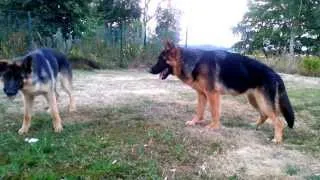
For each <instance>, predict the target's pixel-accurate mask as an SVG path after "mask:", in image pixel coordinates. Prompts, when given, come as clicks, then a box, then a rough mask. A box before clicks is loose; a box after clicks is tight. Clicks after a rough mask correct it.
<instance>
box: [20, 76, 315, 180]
mask: <svg viewBox="0 0 320 180" xmlns="http://www.w3.org/2000/svg"><path fill="white" fill-rule="evenodd" d="M283 77H284V80H285V81H286V83H288V84H289V85H288V86H289V87H292V88H294V87H295V86H296V83H297V82H300V83H301V82H302V84H303V86H310V87H314V86H317V87H320V80H319V79H317V78H305V77H300V76H292V75H283ZM299 78H300V79H299ZM300 85H301V84H300ZM74 93H75V96H76V101H77V106H78V112H77V113H76V114H73V116H66V117H64V123H75V122H77V123H79V122H82V121H89V120H90V119H88V118H87V116H86V113H88V112H89V111H90V113H92V109H95V108H103V107H106V106H114V107H116V106H121V105H130V106H135V104H136V105H137V107H138V109H139V111H140V112H143V114H144V115H145V116H146V119H150V121H154V120H158V122H157V123H160V124H162V125H164V126H166V127H168V128H172V129H175V130H176V131H179V132H180V133H182V134H184V135H185V136H186V139H187V140H188V139H190V140H191V139H192V140H197V141H199V142H200V143H201V144H202V145H203V146H205V145H206V144H208V145H212V144H219V148H221V151H218V153H214V154H210V153H209V154H199V153H198V151H197V150H196V149H197V148H192V151H194V152H193V153H194V155H196V156H198V157H199V160H198V161H197V164H196V165H195V167H192V168H196V169H197V170H198V171H199V173H203V174H205V175H206V176H208V177H230V176H232V175H234V174H237V177H238V178H244V179H246V178H248V177H251V178H253V179H255V178H256V179H269V178H280V179H282V178H283V179H287V177H288V172H287V171H288V170H290V168H291V169H293V170H295V171H299V173H298V175H296V176H291V178H297V179H300V178H302V177H304V176H307V175H310V174H318V175H320V160H319V158H315V157H313V156H311V155H310V154H308V153H303V152H301V151H298V150H295V148H294V146H291V145H288V144H286V143H284V144H283V145H274V144H272V143H271V142H270V138H271V136H272V134H273V130H272V126H271V125H270V123H269V124H268V123H267V124H265V125H263V128H262V130H261V131H255V128H254V125H253V123H254V122H255V120H256V118H257V117H258V114H257V113H256V112H255V111H254V109H253V108H251V107H250V106H249V104H248V103H247V102H246V100H245V98H242V97H236V98H234V97H224V98H223V101H222V102H223V103H222V123H223V127H222V129H221V130H219V131H215V132H214V131H208V130H206V129H205V128H203V127H201V126H196V127H186V126H185V125H184V122H185V121H187V120H189V119H191V118H192V115H193V114H194V111H195V105H196V94H195V93H194V91H193V90H192V89H191V88H189V87H188V86H186V85H183V84H182V83H181V82H180V81H178V80H177V79H175V78H173V77H170V78H169V79H168V80H166V81H161V80H159V79H157V77H156V76H153V75H149V74H148V73H146V72H141V71H137V70H129V71H99V72H76V75H75V80H74ZM61 95H62V98H60V100H59V104H60V108H61V109H62V111H63V112H64V111H65V109H67V108H66V106H67V102H68V101H67V96H66V94H65V93H62V94H61ZM37 101H38V102H37V104H36V106H35V108H36V109H37V110H43V107H44V106H45V104H44V100H42V99H41V98H40V99H38V100H37ZM17 103H21V102H19V101H18V102H17ZM159 119H161V121H159ZM209 119H210V116H209V113H208V112H206V120H208V121H209ZM296 128H299V127H296ZM286 133H290V130H288V131H286ZM193 149H194V150H193Z"/></svg>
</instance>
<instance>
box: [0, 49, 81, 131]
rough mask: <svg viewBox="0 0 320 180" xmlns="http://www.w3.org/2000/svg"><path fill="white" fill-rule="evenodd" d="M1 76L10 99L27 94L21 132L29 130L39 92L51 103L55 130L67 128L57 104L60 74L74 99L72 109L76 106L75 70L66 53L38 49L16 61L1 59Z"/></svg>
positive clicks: (24, 98)
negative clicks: (34, 103) (64, 125)
mask: <svg viewBox="0 0 320 180" xmlns="http://www.w3.org/2000/svg"><path fill="white" fill-rule="evenodd" d="M0 76H1V79H2V81H3V86H4V88H3V91H4V93H5V94H6V95H7V96H8V97H9V98H14V97H15V96H16V95H17V94H18V92H19V91H20V92H21V94H22V96H23V102H24V117H23V123H22V127H21V128H20V129H19V131H18V133H19V134H24V133H27V132H28V130H29V127H30V124H31V111H32V106H33V102H34V98H35V97H36V96H38V95H43V96H44V97H45V99H46V100H47V102H48V104H49V107H50V111H51V114H52V117H53V128H54V131H55V132H61V131H62V130H63V127H62V124H61V118H60V115H59V111H58V106H57V96H58V94H57V91H56V84H57V83H56V82H57V78H58V76H59V78H60V80H61V86H62V88H63V89H64V90H65V91H66V93H67V94H68V95H69V98H70V104H69V111H75V109H76V107H75V101H74V97H73V95H72V70H71V66H70V64H69V62H68V61H67V58H66V57H65V55H63V54H62V53H60V52H57V51H55V50H53V49H47V48H42V49H37V50H34V51H32V52H30V53H28V54H27V55H25V56H24V57H21V58H18V59H17V60H15V61H13V62H9V61H0Z"/></svg>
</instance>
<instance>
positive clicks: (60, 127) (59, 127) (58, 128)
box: [54, 124, 63, 133]
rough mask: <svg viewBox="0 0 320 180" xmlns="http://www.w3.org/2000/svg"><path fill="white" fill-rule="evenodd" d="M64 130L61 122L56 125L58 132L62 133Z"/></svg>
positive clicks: (55, 128) (55, 129) (55, 130)
mask: <svg viewBox="0 0 320 180" xmlns="http://www.w3.org/2000/svg"><path fill="white" fill-rule="evenodd" d="M62 130H63V127H62V125H61V124H59V125H56V126H55V127H54V132H56V133H60V132H61V131H62Z"/></svg>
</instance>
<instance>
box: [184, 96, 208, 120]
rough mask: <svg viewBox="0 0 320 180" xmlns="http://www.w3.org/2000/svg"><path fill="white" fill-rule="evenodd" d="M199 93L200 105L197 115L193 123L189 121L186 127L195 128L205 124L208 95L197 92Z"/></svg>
mask: <svg viewBox="0 0 320 180" xmlns="http://www.w3.org/2000/svg"><path fill="white" fill-rule="evenodd" d="M197 93H198V105H197V114H196V116H195V117H193V119H192V120H191V121H187V122H186V125H189V126H193V125H196V124H199V123H202V122H203V115H204V110H205V108H206V104H207V96H206V94H204V93H202V92H200V91H197Z"/></svg>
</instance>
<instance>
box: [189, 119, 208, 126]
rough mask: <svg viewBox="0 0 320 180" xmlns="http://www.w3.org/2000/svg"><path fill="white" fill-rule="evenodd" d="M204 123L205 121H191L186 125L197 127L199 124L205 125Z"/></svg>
mask: <svg viewBox="0 0 320 180" xmlns="http://www.w3.org/2000/svg"><path fill="white" fill-rule="evenodd" d="M203 123H204V120H200V121H198V120H191V121H187V122H186V123H185V124H186V125H187V126H194V125H197V124H203Z"/></svg>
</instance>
